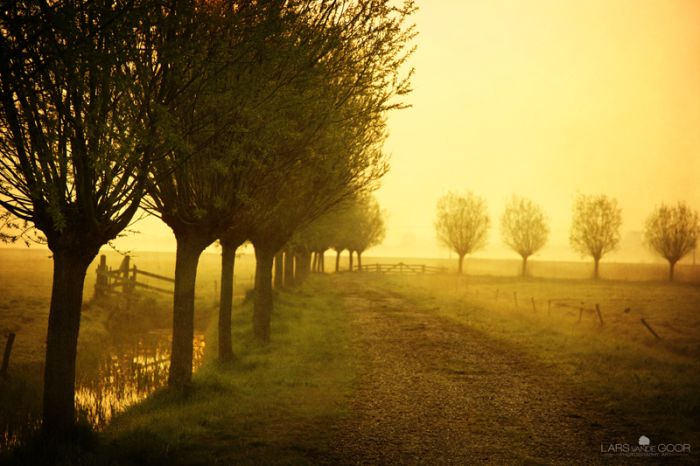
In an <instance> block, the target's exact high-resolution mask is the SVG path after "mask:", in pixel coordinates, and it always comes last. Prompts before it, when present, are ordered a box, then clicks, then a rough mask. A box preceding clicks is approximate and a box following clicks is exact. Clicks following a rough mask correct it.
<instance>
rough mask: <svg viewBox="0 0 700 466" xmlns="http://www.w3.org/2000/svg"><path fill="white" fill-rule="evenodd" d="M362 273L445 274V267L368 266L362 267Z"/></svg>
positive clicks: (411, 265) (422, 265) (412, 265)
mask: <svg viewBox="0 0 700 466" xmlns="http://www.w3.org/2000/svg"><path fill="white" fill-rule="evenodd" d="M362 271H363V272H376V273H398V274H404V273H405V274H419V273H445V272H447V267H436V266H432V265H425V264H404V263H403V262H399V263H398V264H368V265H363V266H362Z"/></svg>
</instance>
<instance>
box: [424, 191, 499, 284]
mask: <svg viewBox="0 0 700 466" xmlns="http://www.w3.org/2000/svg"><path fill="white" fill-rule="evenodd" d="M489 225H490V219H489V216H488V214H487V212H486V201H484V200H483V199H482V198H481V197H479V196H477V195H475V194H474V193H472V192H467V193H465V194H464V195H459V194H457V193H453V192H449V193H447V194H446V195H445V196H443V197H441V198H440V200H438V203H437V218H436V220H435V230H436V232H437V237H438V241H439V242H440V243H441V244H443V245H444V246H446V247H447V248H449V249H451V250H453V251H455V252H456V253H457V256H458V258H459V269H458V270H459V273H462V264H463V261H464V256H465V255H467V254H471V253H473V252H474V251H477V250H479V249H481V248H483V247H484V246H486V239H487V238H486V234H487V232H488V228H489Z"/></svg>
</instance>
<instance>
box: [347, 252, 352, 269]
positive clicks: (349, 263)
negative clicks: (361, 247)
mask: <svg viewBox="0 0 700 466" xmlns="http://www.w3.org/2000/svg"><path fill="white" fill-rule="evenodd" d="M349 251H350V259H349V261H348V265H349V266H350V272H352V271H353V266H352V256H353V252H352V249H350V250H349Z"/></svg>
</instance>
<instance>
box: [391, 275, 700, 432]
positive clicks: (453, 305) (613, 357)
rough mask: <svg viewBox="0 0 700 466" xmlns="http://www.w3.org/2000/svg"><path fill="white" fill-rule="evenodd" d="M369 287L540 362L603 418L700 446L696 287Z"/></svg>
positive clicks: (402, 282) (574, 283)
mask: <svg viewBox="0 0 700 466" xmlns="http://www.w3.org/2000/svg"><path fill="white" fill-rule="evenodd" d="M379 280H381V282H382V285H383V286H386V287H389V288H390V289H392V290H393V291H394V292H395V293H398V294H401V295H403V296H409V297H411V299H412V300H413V302H414V303H415V304H416V305H418V306H423V307H427V308H431V309H434V312H436V313H439V314H441V315H444V316H446V317H448V318H450V319H454V320H455V321H457V322H460V323H463V324H465V325H468V326H469V327H472V328H475V329H477V330H480V331H481V332H483V333H485V334H487V335H489V336H491V337H493V338H497V339H501V340H502V341H503V342H504V344H508V345H515V346H516V347H517V348H519V349H520V350H521V351H523V352H525V353H527V354H530V355H531V356H533V357H535V358H536V359H537V360H539V361H543V362H545V363H546V364H547V365H549V366H551V367H553V368H555V369H556V370H557V371H559V372H560V373H561V374H562V375H563V376H564V377H566V378H567V379H568V380H570V382H571V383H572V384H573V385H575V386H578V387H580V388H581V389H582V390H584V391H586V392H589V393H592V394H593V395H595V396H596V397H597V398H598V399H599V400H600V403H601V406H602V407H604V408H605V409H607V410H610V411H611V412H618V413H621V414H624V415H625V416H627V417H632V418H635V419H636V420H638V421H639V422H640V423H641V424H642V425H650V426H655V428H657V429H659V430H664V431H665V432H668V433H673V432H676V433H688V432H694V433H695V438H698V439H700V422H699V420H700V312H698V311H699V310H700V288H699V287H697V286H692V285H679V284H667V283H634V282H632V283H628V282H612V281H599V282H595V281H589V280H538V279H530V280H521V279H508V278H495V277H456V276H450V277H445V276H411V277H396V276H394V277H392V276H385V277H380V278H379ZM516 299H517V304H516ZM533 303H534V305H533ZM596 304H598V305H599V309H600V311H601V316H602V319H603V324H602V325H601V323H600V320H599V318H598V316H597V313H596V312H595V307H596ZM581 308H583V313H581V310H580V309H581ZM579 316H581V320H580V321H579ZM642 318H643V319H645V321H646V322H647V323H648V324H649V325H650V326H651V327H652V328H653V329H654V330H655V331H656V333H657V334H658V335H659V336H660V339H657V338H655V337H654V336H653V335H652V334H651V333H650V332H649V331H648V329H647V328H645V326H644V325H643V324H642V323H641V321H640V320H641V319H642Z"/></svg>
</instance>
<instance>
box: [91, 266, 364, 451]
mask: <svg viewBox="0 0 700 466" xmlns="http://www.w3.org/2000/svg"><path fill="white" fill-rule="evenodd" d="M333 296H334V294H333V293H329V290H328V278H327V277H311V278H310V279H309V280H308V282H307V283H306V284H305V285H304V286H303V287H301V288H300V289H296V290H294V291H293V292H290V293H280V294H278V296H277V299H276V303H275V312H274V315H273V320H272V332H271V334H272V342H271V344H269V345H268V346H264V347H263V346H260V345H258V344H257V343H255V341H254V340H253V337H252V328H251V321H252V316H251V313H252V308H251V305H250V304H246V305H243V307H238V308H237V309H236V310H235V311H234V313H235V316H234V323H233V328H234V342H235V343H234V352H235V355H236V359H235V361H233V362H232V363H229V364H226V365H221V364H218V363H216V362H215V361H213V360H210V361H207V362H205V365H204V367H203V368H202V369H201V370H200V371H199V372H198V373H197V374H195V376H194V381H193V382H194V383H193V386H192V389H191V391H190V392H189V393H187V394H185V395H182V394H174V393H171V392H168V391H163V392H160V393H158V394H156V396H154V397H152V398H150V399H149V400H147V401H146V402H144V403H141V404H140V405H138V406H136V407H134V408H133V409H130V410H129V411H128V412H126V413H125V414H124V415H122V416H120V417H118V418H117V419H116V420H115V421H114V423H113V424H112V425H111V426H110V428H109V429H108V431H107V432H105V435H104V438H103V439H102V442H103V445H101V446H100V447H99V449H98V450H99V452H98V453H97V455H96V456H94V457H93V456H92V455H87V456H85V457H84V458H83V460H82V462H83V463H85V464H88V463H90V462H95V464H118V465H131V464H134V465H136V464H156V465H157V464H163V465H165V464H168V465H172V464H202V465H204V464H304V463H306V462H309V461H313V458H314V456H315V454H316V453H317V452H318V453H319V454H320V453H321V452H323V451H324V450H326V449H327V445H328V442H330V437H329V432H328V429H325V428H324V426H327V425H328V424H330V423H331V422H332V421H334V420H336V419H337V418H338V417H339V416H343V414H344V405H345V403H344V401H345V399H344V397H345V396H346V395H348V394H349V393H350V392H351V390H352V385H353V382H354V374H355V372H356V370H355V364H356V361H355V360H354V359H353V355H352V352H351V351H350V340H349V336H348V334H347V332H346V330H347V327H346V326H347V321H346V314H345V313H344V312H343V310H342V308H341V306H339V305H338V304H337V302H336V300H335V299H334V297H333ZM215 324H216V323H215V322H214V321H213V322H212V325H211V326H210V329H209V331H208V338H207V341H208V342H215V333H216V332H215ZM215 354H216V349H215V343H210V344H209V348H208V351H207V355H208V356H207V357H208V358H210V359H213V356H214V355H215Z"/></svg>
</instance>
